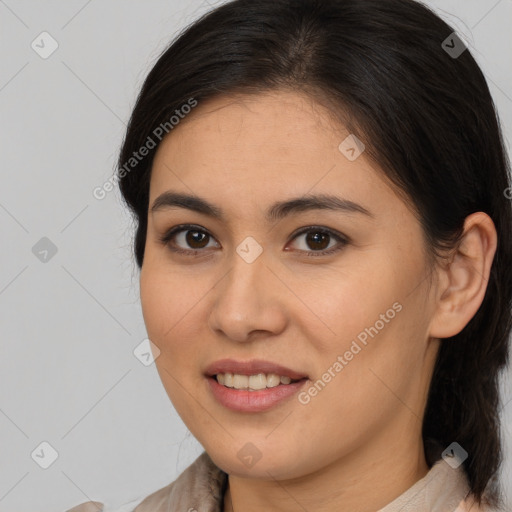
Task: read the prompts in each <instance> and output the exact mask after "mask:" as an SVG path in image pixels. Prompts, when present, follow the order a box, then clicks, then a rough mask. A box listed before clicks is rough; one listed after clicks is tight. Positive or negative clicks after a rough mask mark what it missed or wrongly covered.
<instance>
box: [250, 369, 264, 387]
mask: <svg viewBox="0 0 512 512" xmlns="http://www.w3.org/2000/svg"><path fill="white" fill-rule="evenodd" d="M266 387H267V377H266V376H265V374H264V373H258V375H251V376H250V377H249V388H250V389H265V388H266Z"/></svg>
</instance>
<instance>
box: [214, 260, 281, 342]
mask: <svg viewBox="0 0 512 512" xmlns="http://www.w3.org/2000/svg"><path fill="white" fill-rule="evenodd" d="M212 293H215V295H214V297H213V301H212V309H211V312H210V316H209V321H208V324H209V326H210V328H211V329H212V330H213V331H214V332H216V334H222V335H224V336H225V337H227V338H229V339H231V340H234V341H238V342H247V341H252V340H253V339H254V337H255V336H256V333H259V334H260V335H261V336H263V337H266V336H271V335H276V334H280V333H281V332H282V331H283V330H284V329H285V327H286V324H287V316H286V311H285V301H284V300H283V293H284V292H283V285H282V283H281V282H280V281H279V279H278V278H277V277H276V276H275V275H274V273H273V272H272V271H271V270H270V268H269V267H268V266H267V264H266V262H265V259H264V258H263V257H262V256H260V257H259V258H258V259H257V260H256V261H254V262H252V263H247V262H246V261H244V260H243V259H242V258H240V257H239V256H238V255H237V254H235V255H234V258H233V263H232V267H231V270H230V271H229V272H228V273H227V274H226V275H225V276H224V278H223V279H221V280H220V282H219V283H218V284H217V286H215V288H214V289H213V290H212ZM288 293H289V292H288ZM285 296H286V295H284V297H285ZM263 333H265V335H263Z"/></svg>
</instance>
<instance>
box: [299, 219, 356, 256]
mask: <svg viewBox="0 0 512 512" xmlns="http://www.w3.org/2000/svg"><path fill="white" fill-rule="evenodd" d="M303 235H306V236H305V237H304V238H303V241H304V243H303V244H302V247H301V248H300V249H299V251H301V252H305V253H306V255H307V256H313V257H315V256H327V255H329V254H333V253H335V252H338V251H341V249H343V248H344V247H345V245H347V244H348V243H349V240H348V238H347V237H345V236H343V235H341V234H340V233H337V232H335V231H333V230H331V229H328V228H324V227H320V226H309V227H307V228H305V229H302V230H301V231H300V232H299V233H295V235H294V237H293V240H296V239H300V237H302V236H303ZM331 242H334V243H333V244H332V245H331ZM336 242H338V243H337V244H336Z"/></svg>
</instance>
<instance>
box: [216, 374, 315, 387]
mask: <svg viewBox="0 0 512 512" xmlns="http://www.w3.org/2000/svg"><path fill="white" fill-rule="evenodd" d="M212 377H213V378H214V379H215V380H216V381H217V382H218V383H219V384H221V385H222V386H225V387H227V388H232V389H238V390H242V391H260V390H262V389H270V388H275V387H277V386H283V385H284V386H286V385H288V384H292V383H295V382H299V381H301V380H303V379H292V378H290V377H288V376H287V375H278V374H277V373H266V374H265V373H257V374H255V375H243V374H239V373H230V372H226V373H217V374H216V375H212ZM304 378H305V377H304Z"/></svg>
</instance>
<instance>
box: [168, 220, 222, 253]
mask: <svg viewBox="0 0 512 512" xmlns="http://www.w3.org/2000/svg"><path fill="white" fill-rule="evenodd" d="M159 240H160V242H162V243H163V244H164V245H165V246H167V247H169V249H171V250H172V251H174V252H178V253H183V254H187V253H188V254H191V253H199V252H204V251H203V249H205V248H208V246H209V244H210V242H211V241H213V240H214V238H213V237H212V236H211V235H210V234H209V233H207V232H206V231H204V230H202V229H197V228H196V227H195V226H191V225H180V226H175V227H174V228H172V229H171V230H169V231H168V232H167V233H165V234H164V235H163V236H162V237H161V238H159ZM218 246H219V245H218V244H217V247H218ZM210 247H211V246H210Z"/></svg>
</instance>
